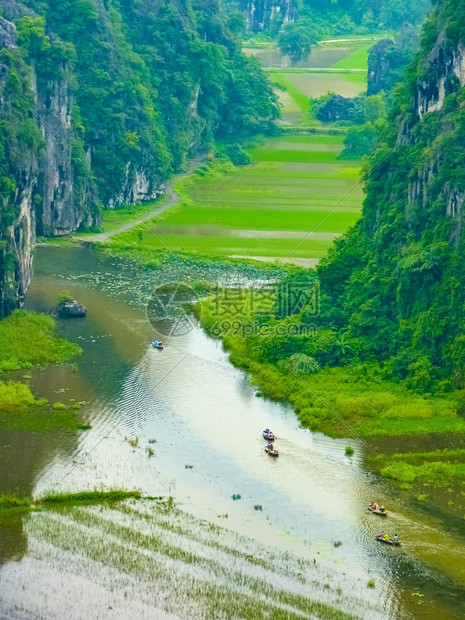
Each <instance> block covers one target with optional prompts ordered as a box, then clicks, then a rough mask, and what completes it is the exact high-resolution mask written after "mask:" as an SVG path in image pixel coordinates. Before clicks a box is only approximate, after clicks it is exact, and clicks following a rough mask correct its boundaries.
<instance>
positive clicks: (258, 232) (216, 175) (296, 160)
mask: <svg viewBox="0 0 465 620" xmlns="http://www.w3.org/2000/svg"><path fill="white" fill-rule="evenodd" d="M342 142H343V136H337V135H326V134H314V135H300V136H297V135H296V136H288V135H285V136H279V137H275V138H271V139H268V140H267V141H266V142H264V144H263V145H261V146H259V147H256V148H252V149H249V153H250V155H251V156H252V158H253V163H252V164H251V165H248V166H242V167H236V168H233V167H231V168H228V169H226V170H225V171H219V170H218V169H217V167H216V166H215V164H213V165H212V166H211V169H210V171H209V172H207V173H206V174H205V173H203V172H202V173H201V174H199V173H197V174H193V175H192V176H191V177H189V178H188V179H186V180H184V181H182V182H181V183H179V185H178V191H179V192H180V194H181V195H182V200H181V202H180V204H179V205H177V206H176V207H173V208H172V209H169V210H168V211H166V212H165V213H164V214H163V215H161V216H159V217H158V218H157V219H155V220H154V221H152V222H151V225H150V226H151V228H152V230H153V231H154V232H151V231H150V230H149V229H148V227H146V226H142V225H141V226H140V227H138V228H137V229H134V230H132V231H130V232H128V233H124V235H119V236H118V237H117V238H116V239H117V240H118V241H123V240H124V241H125V242H134V243H137V244H138V245H141V244H142V245H143V246H146V247H151V248H166V247H167V245H168V246H169V247H170V248H172V249H176V250H181V249H182V250H186V251H193V252H197V253H214V254H220V255H227V256H252V257H268V258H270V257H272V258H276V259H278V258H281V257H284V256H287V255H288V254H289V253H290V255H291V256H292V258H296V259H298V258H305V259H320V258H321V257H322V256H324V255H325V254H326V252H327V250H328V247H329V246H330V244H331V243H332V241H333V239H334V237H335V236H336V235H338V234H340V233H342V232H343V231H345V230H346V229H347V228H348V227H349V226H351V225H352V224H354V223H355V222H356V220H357V218H358V216H359V213H360V209H361V203H362V196H363V193H362V189H361V187H360V186H357V187H355V185H356V184H357V181H358V179H359V174H360V170H359V162H358V161H349V160H341V159H339V154H340V151H341V149H342V146H343V144H342ZM354 187H355V189H354ZM309 231H312V232H311V234H309V236H308V237H307V238H306V239H305V240H304V241H302V242H301V243H300V244H299V246H298V248H296V249H295V250H294V251H293V248H294V246H295V245H296V244H297V243H298V242H299V240H300V239H302V238H303V237H304V236H305V235H306V234H307V233H308V232H309ZM141 236H142V239H141V238H140V237H141Z"/></svg>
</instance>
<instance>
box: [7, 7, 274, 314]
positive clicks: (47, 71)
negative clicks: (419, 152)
mask: <svg viewBox="0 0 465 620" xmlns="http://www.w3.org/2000/svg"><path fill="white" fill-rule="evenodd" d="M0 7H1V12H0V14H1V15H2V17H1V18H0V134H1V141H0V316H2V315H4V314H7V313H8V312H10V311H11V310H12V309H13V308H14V307H16V306H17V305H18V304H19V303H20V302H21V300H22V298H23V296H24V293H25V290H26V288H27V285H28V283H29V279H30V276H31V256H30V248H31V245H32V244H33V242H34V238H35V235H36V234H39V235H46V236H55V235H63V234H67V233H69V232H71V231H74V230H76V229H78V228H83V227H90V226H93V225H96V224H98V223H99V221H100V210H101V208H102V207H103V208H106V207H113V206H115V205H116V204H119V203H134V202H136V201H140V200H147V199H151V198H154V197H156V196H158V195H159V193H160V192H162V191H163V188H164V182H165V181H166V179H167V178H168V177H169V175H170V174H172V173H173V172H174V171H177V170H179V169H180V168H181V166H182V164H183V161H184V159H185V158H186V156H188V155H192V154H195V153H196V152H198V151H200V150H202V149H205V148H209V147H210V145H211V143H212V140H213V138H214V137H219V138H225V139H228V138H230V137H235V138H237V137H238V136H240V135H244V134H247V133H250V132H253V131H254V130H255V129H256V127H257V126H258V125H259V124H261V123H262V122H263V121H267V120H271V119H273V118H274V117H276V116H277V112H278V108H277V100H276V97H275V95H274V94H273V91H272V88H271V86H270V85H269V83H268V81H267V80H266V78H265V76H264V74H263V72H262V71H261V69H260V68H259V66H258V64H257V63H256V62H255V61H254V60H253V59H247V58H245V57H244V56H243V55H242V53H241V50H240V43H239V41H238V39H237V38H236V36H235V35H234V34H233V32H232V30H231V28H230V27H229V26H230V18H228V17H226V16H225V15H223V13H222V11H221V9H220V8H219V6H218V3H217V2H215V1H207V0H192V1H191V0H106V1H103V0H45V1H43V0H22V1H21V2H20V1H16V0H2V1H1V3H0Z"/></svg>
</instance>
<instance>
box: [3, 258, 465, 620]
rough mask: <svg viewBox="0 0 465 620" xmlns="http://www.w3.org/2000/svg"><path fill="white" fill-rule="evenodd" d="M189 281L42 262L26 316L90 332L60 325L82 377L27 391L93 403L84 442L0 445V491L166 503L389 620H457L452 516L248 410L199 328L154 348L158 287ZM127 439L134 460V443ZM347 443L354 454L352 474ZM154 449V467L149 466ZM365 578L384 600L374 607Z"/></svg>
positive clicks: (109, 264) (464, 587) (7, 521)
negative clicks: (366, 601) (64, 301)
mask: <svg viewBox="0 0 465 620" xmlns="http://www.w3.org/2000/svg"><path fill="white" fill-rule="evenodd" d="M191 275H192V274H191ZM193 275H195V276H197V277H199V276H200V275H202V274H193ZM203 275H204V276H206V277H209V276H210V277H211V276H212V274H208V273H205V274H203ZM214 275H215V277H220V278H221V277H224V278H227V277H228V278H229V279H231V277H232V278H233V279H234V278H236V281H241V277H242V281H244V278H246V277H247V276H241V275H240V274H239V273H236V274H232V275H231V273H226V272H225V274H221V273H218V272H216V273H215V274H214ZM183 277H186V269H185V268H184V267H183V266H182V265H181V266H180V268H179V269H178V270H176V269H174V268H172V269H171V270H170V271H169V272H167V271H165V272H157V271H144V270H140V269H137V268H136V267H134V266H133V265H132V264H131V263H125V262H121V261H118V260H115V259H104V258H102V257H100V255H99V254H97V253H94V252H93V251H91V250H89V249H85V248H70V249H59V248H39V249H38V250H37V253H36V257H35V275H34V279H33V283H32V286H31V289H30V291H29V293H28V298H27V307H28V308H30V309H34V310H38V311H48V310H49V308H50V307H51V306H52V305H53V304H54V302H55V299H56V297H57V294H58V293H59V292H60V291H61V290H63V289H67V290H69V291H70V292H71V293H72V295H73V296H74V297H76V298H77V299H78V300H79V301H80V302H81V303H84V304H85V305H86V306H87V309H88V316H87V318H86V319H83V320H82V319H77V320H68V321H60V333H61V334H62V335H63V336H64V337H66V338H69V339H70V340H72V341H74V342H77V343H78V344H79V345H80V346H81V347H82V349H83V355H82V357H81V358H79V359H78V360H77V366H78V372H75V371H73V369H72V368H71V367H61V368H57V367H51V368H46V369H42V370H36V371H33V372H31V373H30V374H31V375H32V379H31V381H30V383H31V386H32V389H33V390H34V392H36V393H37V394H39V395H40V396H44V397H46V398H48V399H49V400H50V401H51V402H54V401H57V400H60V401H63V402H73V400H71V399H74V400H75V401H86V402H87V403H88V404H87V405H86V406H84V407H83V409H82V410H81V411H80V412H79V415H80V417H81V418H82V419H83V420H88V421H90V422H91V424H92V429H91V430H90V431H86V432H79V433H78V434H77V435H75V436H70V435H60V434H59V433H58V434H54V435H53V436H50V435H43V434H40V433H37V434H33V433H31V434H24V433H9V434H5V435H2V436H1V437H0V481H1V482H0V485H1V488H0V490H1V491H2V492H13V493H17V494H19V495H26V496H31V495H35V496H37V495H40V494H42V493H45V492H47V491H50V490H54V491H56V492H66V491H80V490H83V489H87V488H88V489H93V488H96V487H97V488H100V487H106V488H108V487H118V488H121V487H123V488H127V489H133V488H137V489H140V490H142V492H143V493H144V494H147V495H165V496H168V495H172V496H173V497H174V498H175V500H176V501H177V502H178V503H179V505H181V506H182V507H183V508H184V509H185V510H188V511H190V512H191V513H192V514H194V515H196V516H198V517H201V518H203V519H206V520H209V521H213V522H217V520H218V519H217V517H218V515H219V514H220V513H228V515H229V518H228V523H227V526H228V527H229V528H231V529H233V530H236V531H238V532H240V533H241V534H244V535H247V536H250V537H252V538H256V539H257V540H259V541H261V542H267V541H272V544H273V546H276V547H278V548H280V549H284V550H287V551H289V553H301V554H305V555H306V556H308V557H312V555H314V556H315V557H318V558H319V560H320V559H321V560H322V561H323V560H324V561H325V562H327V565H328V567H330V570H331V572H332V573H334V574H340V575H344V580H345V581H344V583H345V586H344V587H345V588H348V589H349V590H351V591H353V592H357V594H358V595H360V597H368V596H369V597H370V600H371V601H375V602H376V603H377V604H378V605H379V606H380V608H381V609H382V610H383V612H382V616H383V617H386V618H395V617H408V618H427V619H429V618H431V619H432V618H451V619H452V618H459V617H463V616H464V615H465V568H464V566H465V539H464V537H463V535H462V532H461V531H460V530H459V529H457V528H455V530H454V529H453V528H450V527H448V521H447V516H444V515H441V514H430V513H429V512H427V511H426V512H423V513H419V512H418V511H417V510H415V502H414V500H413V499H412V497H411V496H410V495H409V493H404V494H403V495H400V496H399V493H398V492H396V491H395V490H394V489H391V488H390V487H389V486H387V485H385V484H383V483H381V482H380V481H379V479H378V478H377V477H375V476H374V475H372V474H371V473H370V472H367V471H366V470H365V469H364V467H363V462H364V455H365V452H366V447H365V446H364V445H363V443H361V442H357V441H354V440H350V441H349V440H344V439H341V440H333V439H329V438H327V437H324V436H322V435H319V434H314V433H311V432H309V431H308V430H305V429H302V428H300V427H299V424H298V421H297V419H296V417H295V415H294V413H293V411H292V409H291V408H289V407H287V406H284V405H281V404H277V403H272V402H269V401H267V400H264V399H262V398H259V397H257V395H256V390H255V389H254V388H253V386H251V385H250V382H249V380H248V378H247V376H246V375H245V374H244V373H243V372H241V371H240V370H237V369H235V368H234V367H233V366H232V365H231V364H230V363H229V361H228V358H227V355H226V354H225V352H224V351H223V350H222V348H221V345H220V343H219V342H217V341H214V340H212V339H210V338H208V337H207V336H206V335H205V333H204V332H203V331H202V330H201V329H200V328H199V327H198V326H197V325H194V327H193V329H192V330H191V331H189V332H188V333H187V334H185V335H184V336H181V337H163V338H164V341H165V344H166V347H165V349H164V350H163V351H156V350H154V349H153V348H152V347H151V341H152V339H153V338H154V336H156V335H157V334H156V333H155V332H154V329H153V327H152V326H151V325H150V323H149V322H148V321H147V319H146V314H145V307H146V302H147V299H148V297H149V296H150V294H151V292H152V290H153V288H154V287H155V286H156V285H157V283H159V282H160V281H162V280H174V279H176V278H178V279H182V278H183ZM267 426H268V427H271V428H272V429H273V430H274V432H275V433H276V434H277V436H278V440H277V445H278V447H279V450H280V457H279V459H278V460H276V461H275V460H272V459H271V458H268V457H266V456H265V455H264V452H263V446H264V441H263V440H262V438H261V430H262V429H263V428H264V427H267ZM136 438H137V441H138V446H137V448H135V449H134V448H133V447H131V445H130V444H129V442H128V440H134V439H136ZM348 443H350V444H351V445H352V446H354V448H355V455H354V456H353V457H352V458H350V459H349V458H347V457H346V456H345V454H344V449H345V446H346V445H348ZM147 447H152V448H153V449H154V451H155V457H154V458H147V454H146V448H147ZM186 465H187V466H188V467H186ZM237 494H240V495H241V499H240V500H239V501H234V500H233V499H232V496H233V495H237ZM371 499H378V501H383V503H384V504H385V505H386V506H387V507H388V509H390V511H391V514H390V515H389V516H388V517H387V519H386V520H383V521H382V523H381V520H380V519H379V518H376V517H375V516H373V515H371V514H368V513H367V511H366V506H367V505H368V503H369V501H370V500H371ZM256 505H261V506H262V510H261V511H257V510H255V509H254V506H256ZM27 519H28V517H27V516H21V515H15V516H13V517H6V516H3V517H2V518H1V519H0V537H1V538H0V542H1V544H0V566H1V567H0V584H1V581H2V574H3V575H4V576H5V577H6V576H7V575H10V573H9V571H10V570H11V567H12V566H18V568H19V569H21V571H23V572H22V574H25V575H28V572H27V571H28V570H30V568H28V566H29V564H28V554H29V550H28V535H27V527H25V524H26V523H27ZM383 526H384V527H385V529H386V530H387V531H388V532H389V533H394V530H395V531H396V532H397V533H399V535H400V536H401V538H402V540H403V541H404V546H403V547H402V548H400V549H393V548H390V547H388V546H387V545H380V544H379V543H377V542H376V541H375V540H374V536H375V534H376V533H377V532H378V531H379V529H380V527H383ZM334 542H341V543H342V544H341V545H339V546H337V547H335V546H334ZM44 544H45V543H44ZM10 577H11V575H10ZM28 578H30V579H31V580H33V579H34V575H33V574H30V575H29V576H28ZM369 578H373V579H375V582H376V584H377V587H376V588H375V589H374V590H369V591H368V589H367V587H366V583H367V580H368V579H369ZM347 581H348V582H349V583H348V585H347ZM0 590H1V587H0ZM368 592H369V595H368ZM419 594H421V595H423V596H418V595H419ZM90 610H91V608H90V607H89V609H88V610H87V611H88V612H90ZM360 615H361V616H363V612H361V613H360Z"/></svg>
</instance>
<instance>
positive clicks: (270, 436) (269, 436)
mask: <svg viewBox="0 0 465 620" xmlns="http://www.w3.org/2000/svg"><path fill="white" fill-rule="evenodd" d="M263 439H266V440H267V441H274V440H275V439H276V436H275V434H274V433H273V432H272V431H269V430H264V431H263Z"/></svg>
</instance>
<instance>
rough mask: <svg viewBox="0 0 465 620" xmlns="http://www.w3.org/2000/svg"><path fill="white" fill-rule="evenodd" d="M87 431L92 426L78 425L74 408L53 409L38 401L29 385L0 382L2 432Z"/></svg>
mask: <svg viewBox="0 0 465 620" xmlns="http://www.w3.org/2000/svg"><path fill="white" fill-rule="evenodd" d="M57 405H59V406H57ZM87 428H89V425H87V424H84V423H81V422H79V420H78V419H77V418H76V412H75V410H74V409H73V408H68V407H66V405H64V404H63V403H55V404H54V405H53V406H52V407H50V406H49V405H48V403H47V401H46V400H45V399H37V398H35V396H34V395H33V394H32V392H31V390H30V389H29V387H28V386H27V385H24V384H23V383H17V382H14V381H8V382H4V381H0V430H2V431H21V432H48V431H67V432H72V431H76V430H87Z"/></svg>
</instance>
